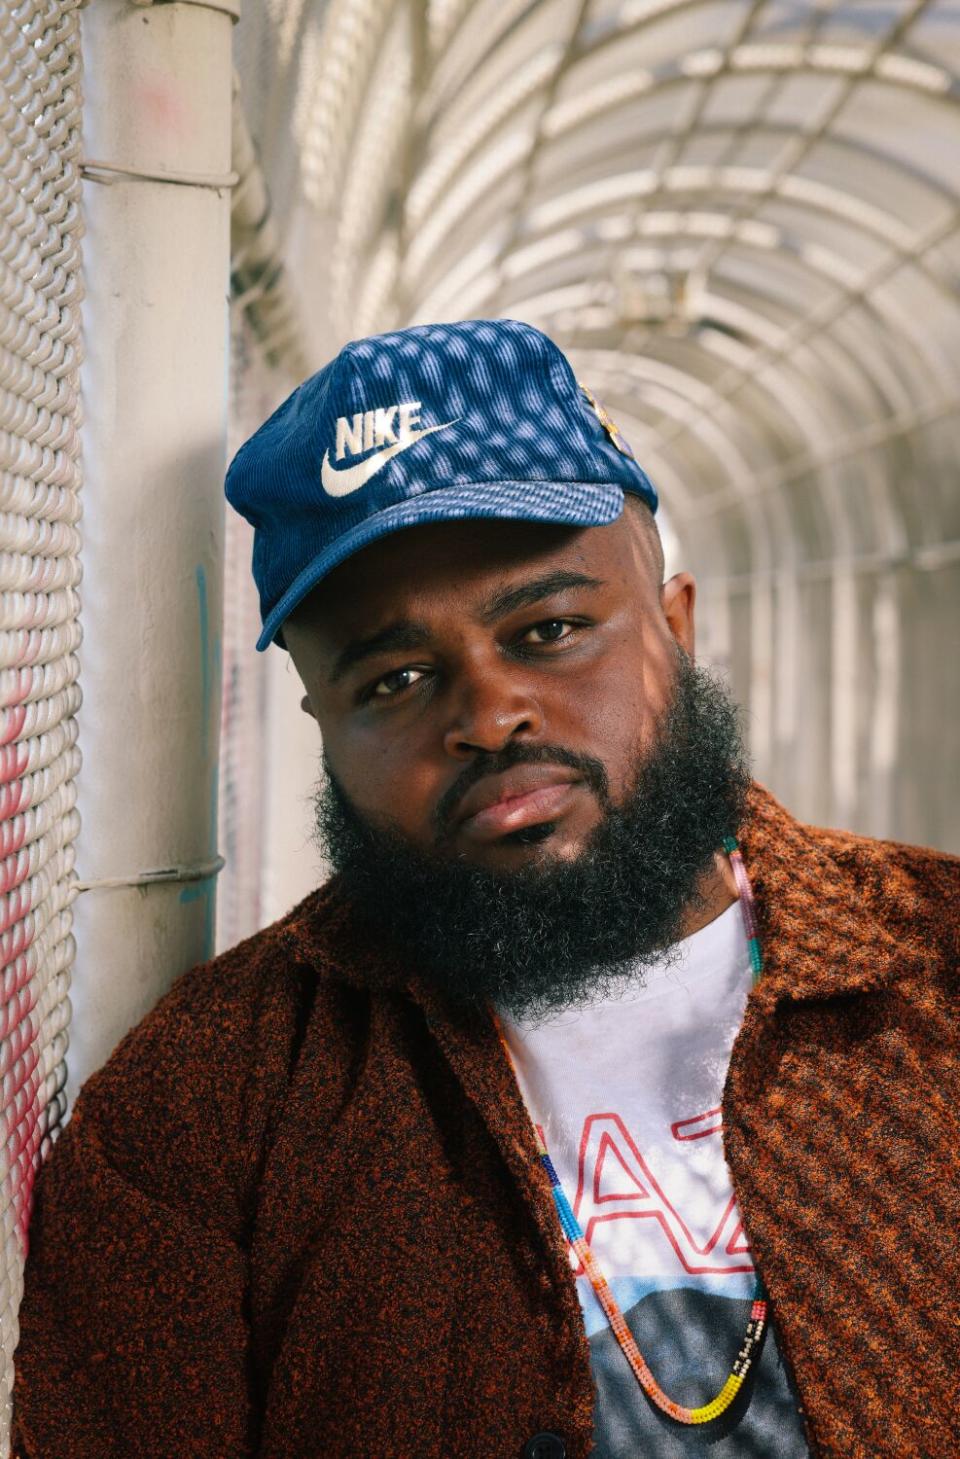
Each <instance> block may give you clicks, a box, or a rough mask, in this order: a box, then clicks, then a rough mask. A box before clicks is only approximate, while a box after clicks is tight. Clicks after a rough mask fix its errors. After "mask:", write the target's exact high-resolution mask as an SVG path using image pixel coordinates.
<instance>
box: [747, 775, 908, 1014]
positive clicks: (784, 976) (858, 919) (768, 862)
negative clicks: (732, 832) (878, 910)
mask: <svg viewBox="0 0 960 1459" xmlns="http://www.w3.org/2000/svg"><path fill="white" fill-rule="evenodd" d="M740 846H741V850H742V852H743V860H744V865H745V866H746V869H747V875H748V876H749V878H750V882H751V885H752V887H753V892H754V898H755V900H756V904H757V917H758V921H759V924H760V925H759V930H760V944H761V948H762V951H763V959H764V971H763V976H762V978H761V980H760V983H759V985H758V988H757V990H756V992H757V1000H758V1002H759V1003H760V1005H761V1006H762V1007H767V1008H772V1007H773V1006H774V1004H776V1003H777V1002H779V1001H781V1000H790V1001H795V1002H798V1001H802V1000H809V999H824V998H836V997H838V996H844V995H849V994H856V993H871V992H877V991H879V990H880V989H882V988H883V987H885V986H886V985H887V984H888V983H889V982H890V981H891V979H892V978H894V977H895V976H898V975H899V974H900V973H901V972H902V971H903V970H904V968H905V966H906V964H908V963H914V962H916V960H917V959H918V957H919V958H920V960H922V959H923V953H922V952H921V951H920V950H918V948H917V947H916V945H915V944H909V943H907V942H905V941H904V940H903V939H901V938H899V937H897V936H896V935H894V934H893V933H891V932H890V931H888V930H887V927H886V926H884V925H883V924H882V923H881V922H880V921H878V920H877V916H876V914H875V912H874V910H873V908H872V906H871V900H872V899H871V897H870V894H869V891H870V889H869V886H868V883H869V881H870V877H871V866H870V863H871V861H873V859H874V857H875V855H876V853H878V852H881V850H882V843H879V842H870V841H864V840H863V839H862V838H860V837H857V836H854V835H852V834H850V833H847V832H841V831H822V830H818V829H814V828H812V827H808V826H804V825H802V824H801V823H800V822H799V821H796V820H795V819H794V818H793V816H791V815H790V814H789V813H788V812H787V811H786V810H784V808H783V806H782V805H780V804H779V802H778V801H777V800H775V799H774V797H773V796H772V795H771V794H770V792H769V791H768V790H765V789H764V788H763V786H761V785H758V784H756V783H754V785H753V786H752V788H751V791H750V798H749V807H748V814H747V817H746V820H745V822H744V826H743V828H742V831H741V835H740Z"/></svg>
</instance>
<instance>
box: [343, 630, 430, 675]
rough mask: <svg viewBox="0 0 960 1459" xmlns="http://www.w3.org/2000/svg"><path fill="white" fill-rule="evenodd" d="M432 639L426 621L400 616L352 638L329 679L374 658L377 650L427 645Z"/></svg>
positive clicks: (385, 651)
mask: <svg viewBox="0 0 960 1459" xmlns="http://www.w3.org/2000/svg"><path fill="white" fill-rule="evenodd" d="M429 642H430V634H429V632H428V631H427V628H426V627H425V625H424V624H422V623H411V622H409V620H407V619H398V620H397V622H395V623H388V624H387V626H386V627H385V628H381V629H378V631H377V632H376V633H371V634H369V635H368V636H367V637H366V638H354V639H352V640H351V641H350V643H348V644H347V645H346V646H345V647H344V648H342V649H341V650H340V652H339V653H338V654H337V657H336V660H335V662H334V665H333V668H332V669H331V670H330V678H329V680H328V681H327V682H328V683H330V684H336V683H337V681H338V680H339V679H342V678H343V676H344V674H346V673H348V672H349V671H350V669H352V668H355V667H356V665H357V664H362V663H363V661H364V660H365V659H370V658H373V656H374V655H375V654H382V653H391V652H393V651H394V650H395V649H403V648H424V647H425V646H426V645H427V644H428V643H429Z"/></svg>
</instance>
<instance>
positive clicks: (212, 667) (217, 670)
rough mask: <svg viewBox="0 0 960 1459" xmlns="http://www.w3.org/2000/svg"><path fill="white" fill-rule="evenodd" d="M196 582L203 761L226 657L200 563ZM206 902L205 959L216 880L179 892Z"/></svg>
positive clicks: (213, 802)
mask: <svg viewBox="0 0 960 1459" xmlns="http://www.w3.org/2000/svg"><path fill="white" fill-rule="evenodd" d="M195 576H196V583H197V606H198V610H199V619H200V692H201V750H202V754H203V759H204V762H206V760H207V756H208V755H209V752H210V729H211V715H212V713H213V709H214V704H213V698H214V694H215V693H216V692H217V686H218V685H219V683H220V675H221V672H222V663H223V654H222V647H221V641H220V635H219V633H217V634H214V635H213V638H212V640H211V635H210V610H209V603H208V597H207V576H206V573H205V572H204V570H203V566H202V564H200V563H198V564H197V567H196V570H195ZM219 784H220V767H219V764H217V763H214V765H213V773H212V775H211V785H210V802H209V805H208V808H207V849H208V852H209V855H210V856H214V855H216V850H217V805H218V800H219ZM201 897H202V898H203V901H204V909H203V910H204V917H203V923H204V926H203V947H204V952H203V956H204V958H205V959H206V958H210V957H212V956H213V949H214V939H215V929H216V908H217V878H216V876H215V875H214V876H206V877H204V878H203V879H202V880H201V881H197V882H194V883H192V885H190V886H188V887H184V888H183V890H182V891H181V893H180V902H181V905H183V906H187V905H189V904H190V903H192V902H197V901H199V900H200V898H201Z"/></svg>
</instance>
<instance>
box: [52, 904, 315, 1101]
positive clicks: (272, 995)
mask: <svg viewBox="0 0 960 1459" xmlns="http://www.w3.org/2000/svg"><path fill="white" fill-rule="evenodd" d="M337 915H338V909H337V905H336V899H335V897H333V896H331V894H330V889H329V887H321V888H319V889H318V890H315V891H313V892H311V893H310V894H309V896H307V897H306V898H304V900H303V901H302V902H300V903H299V904H298V905H297V906H295V907H293V908H292V909H291V910H290V911H289V912H287V913H286V914H285V915H284V916H283V917H280V918H279V919H278V920H277V921H275V922H272V923H270V924H269V925H268V926H266V927H262V928H260V929H259V930H258V931H257V932H255V933H253V934H252V936H250V937H246V938H244V939H243V940H242V941H240V942H238V943H236V944H234V946H232V947H230V948H227V949H225V950H224V951H222V952H220V953H218V954H217V955H216V956H214V957H212V958H210V959H208V960H207V961H206V962H203V963H198V964H197V965H196V966H194V967H192V968H190V969H189V970H188V971H186V972H184V973H181V974H180V975H179V976H178V977H177V978H175V980H174V982H173V983H172V984H171V986H170V988H169V989H168V991H167V992H166V993H164V994H163V996H162V997H161V998H160V999H159V1000H158V1002H157V1003H156V1004H155V1006H154V1007H153V1009H152V1010H151V1011H150V1012H149V1013H148V1014H147V1015H146V1016H145V1017H144V1018H143V1019H141V1020H140V1022H139V1023H138V1024H136V1025H135V1026H134V1027H133V1028H132V1029H130V1031H129V1032H128V1033H127V1034H126V1035H125V1037H124V1038H123V1039H121V1041H120V1043H119V1044H118V1045H117V1047H116V1048H115V1049H114V1051H113V1053H112V1054H111V1056H110V1058H109V1060H108V1061H107V1063H106V1065H105V1066H104V1068H103V1069H101V1070H100V1071H99V1072H98V1073H96V1074H94V1075H92V1076H91V1078H90V1079H89V1080H88V1081H87V1083H86V1084H85V1085H84V1091H83V1095H82V1096H81V1103H82V1104H88V1103H89V1102H90V1100H91V1098H92V1097H93V1098H96V1097H97V1096H98V1094H99V1095H100V1096H101V1097H102V1096H103V1095H107V1094H108V1091H109V1092H111V1093H112V1091H115V1090H116V1089H117V1088H118V1087H119V1086H126V1087H131V1086H134V1085H138V1086H141V1087H142V1086H143V1085H144V1083H146V1082H149V1081H160V1082H161V1083H163V1084H166V1083H168V1082H169V1081H170V1080H175V1082H176V1085H177V1087H178V1088H179V1089H180V1090H183V1091H185V1090H187V1089H189V1090H191V1091H193V1092H194V1093H196V1092H197V1091H200V1090H207V1092H208V1093H210V1092H212V1090H213V1088H214V1087H216V1089H217V1090H218V1091H219V1092H220V1093H224V1092H226V1090H227V1089H228V1088H229V1086H231V1085H240V1084H245V1085H248V1086H249V1083H250V1079H249V1071H250V1070H251V1069H255V1070H256V1071H257V1084H258V1086H259V1087H260V1089H261V1090H262V1091H264V1092H266V1090H267V1089H269V1087H270V1086H271V1084H273V1083H275V1082H277V1081H280V1082H283V1081H285V1080H286V1079H287V1078H288V1077H289V1073H290V1069H291V1065H292V1062H293V1061H294V1059H295V1057H296V1053H297V1049H298V1048H299V1044H300V1042H301V1041H302V1037H303V1031H304V1028H305V1026H306V1025H307V1023H309V1022H310V1020H311V1019H312V1018H314V1017H315V1016H316V1014H317V1012H318V1004H321V1003H322V1002H323V1000H324V999H325V998H326V997H328V996H329V995H330V993H331V990H332V989H334V988H335V978H334V977H333V976H332V975H333V974H334V973H335V966H334V959H333V956H332V955H331V956H330V957H328V958H326V959H324V958H323V957H322V956H320V957H318V956H317V954H318V951H320V950H322V948H323V945H324V942H325V939H326V934H327V932H328V930H329V929H331V928H332V927H334V926H335V924H336V921H337ZM305 929H308V930H309V936H310V944H309V947H307V945H306V944H305V940H304V933H305ZM101 1086H103V1088H102V1089H101ZM78 1107H79V1106H78Z"/></svg>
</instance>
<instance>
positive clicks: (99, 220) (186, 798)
mask: <svg viewBox="0 0 960 1459" xmlns="http://www.w3.org/2000/svg"><path fill="white" fill-rule="evenodd" d="M235 13H236V11H235V4H233V3H231V0H220V3H210V4H199V3H195V0H179V3H174V4H162V5H151V4H149V3H148V4H146V5H144V4H133V3H131V0H96V3H95V4H93V5H91V6H90V7H89V8H88V9H87V10H85V11H84V14H83V22H82V25H83V43H84V59H85V67H86V98H87V101H86V110H85V115H84V130H85V153H86V169H85V177H86V181H85V185H84V204H85V209H86V224H87V239H86V244H85V272H86V280H87V300H86V306H85V313H84V332H85V338H86V363H85V365H84V369H83V375H82V398H83V404H84V415H85V426H84V434H83V450H84V458H85V480H86V485H85V489H84V496H85V506H84V542H85V545H84V550H83V566H84V582H83V591H82V623H83V628H84V644H83V648H82V652H81V684H82V687H83V693H84V702H83V706H82V709H81V711H80V715H79V721H80V745H81V749H82V752H83V767H82V770H81V773H80V777H79V780H78V788H79V798H80V800H79V804H80V811H81V832H80V838H79V840H78V870H79V875H80V884H81V887H83V888H85V889H84V890H83V891H82V893H81V895H80V897H79V898H78V901H77V908H76V911H77V916H76V938H77V961H76V973H75V979H74V1020H73V1027H72V1032H71V1051H70V1057H69V1069H70V1088H71V1094H72V1095H75V1094H76V1092H77V1089H78V1088H79V1086H80V1084H81V1083H82V1082H83V1080H84V1079H85V1078H86V1076H87V1075H88V1074H89V1073H90V1072H91V1071H92V1070H94V1069H95V1068H97V1067H98V1066H99V1065H100V1064H101V1063H102V1062H103V1060H104V1059H105V1058H106V1056H107V1055H108V1054H109V1052H110V1050H111V1049H112V1048H113V1046H114V1044H115V1043H116V1042H117V1040H118V1039H119V1038H120V1037H121V1036H122V1035H123V1033H124V1032H125V1031H126V1030H127V1029H128V1028H129V1027H130V1026H131V1025H132V1024H133V1023H135V1022H136V1021H137V1020H138V1019H139V1018H140V1017H141V1016H142V1015H143V1014H144V1013H145V1012H146V1011H147V1010H148V1009H149V1008H150V1007H151V1006H152V1005H153V1004H154V1003H155V1002H156V1000H157V998H158V996H159V995H160V994H161V993H162V992H163V991H164V990H165V988H166V987H167V986H168V985H169V983H170V982H171V981H172V980H173V978H174V977H175V976H176V975H177V974H178V973H180V972H182V971H183V970H184V969H186V968H188V967H190V966H192V965H193V964H195V963H197V962H199V961H202V960H203V958H204V957H206V956H208V955H209V954H210V953H211V952H212V949H213V938H214V926H213V914H214V904H215V897H214V891H215V869H216V865H217V841H216V835H217V832H216V804H217V752H218V744H217V738H218V721H219V699H220V620H221V606H222V605H221V597H222V535H223V510H224V509H223V496H222V490H223V485H222V483H223V469H224V456H225V441H226V408H227V338H228V315H227V310H228V302H227V300H228V292H229V246H230V188H231V182H232V178H231V150H230V147H231V143H230V138H231V88H232V65H231V28H232V23H233V19H234V18H235Z"/></svg>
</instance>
